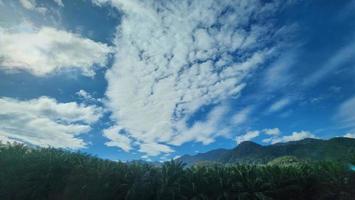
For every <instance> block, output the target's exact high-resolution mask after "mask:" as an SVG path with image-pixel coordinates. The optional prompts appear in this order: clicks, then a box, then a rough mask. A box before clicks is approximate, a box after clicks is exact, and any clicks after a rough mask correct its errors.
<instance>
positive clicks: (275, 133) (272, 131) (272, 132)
mask: <svg viewBox="0 0 355 200" xmlns="http://www.w3.org/2000/svg"><path fill="white" fill-rule="evenodd" d="M263 132H264V133H265V134H266V135H272V136H278V135H280V134H281V131H280V129H279V128H272V129H264V130H263Z"/></svg>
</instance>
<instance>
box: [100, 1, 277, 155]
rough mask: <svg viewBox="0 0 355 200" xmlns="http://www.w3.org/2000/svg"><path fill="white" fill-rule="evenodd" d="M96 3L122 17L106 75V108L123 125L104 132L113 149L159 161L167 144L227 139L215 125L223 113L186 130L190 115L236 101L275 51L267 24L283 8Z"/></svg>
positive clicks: (255, 3)
mask: <svg viewBox="0 0 355 200" xmlns="http://www.w3.org/2000/svg"><path fill="white" fill-rule="evenodd" d="M95 2H96V3H104V2H110V3H111V4H112V5H114V6H116V7H117V8H118V9H120V10H121V11H122V12H123V13H124V16H123V18H122V23H121V24H120V26H119V27H118V32H117V38H116V42H115V43H116V46H117V54H116V55H115V60H116V62H115V63H114V65H113V67H112V68H111V69H110V70H108V72H107V74H106V78H107V81H108V90H107V92H106V95H107V97H108V104H107V106H108V107H109V108H110V109H111V110H112V112H113V117H112V118H113V120H115V121H116V122H117V125H116V128H113V129H110V131H109V132H106V133H105V135H106V137H108V138H109V139H110V140H111V141H112V142H110V143H108V144H109V145H114V146H118V147H120V148H122V147H123V148H122V149H124V150H130V149H131V146H130V145H136V146H138V147H139V149H140V151H141V152H145V153H148V154H149V155H157V154H159V152H165V153H169V152H171V151H172V149H171V147H170V146H169V145H180V144H183V143H185V142H189V141H197V142H202V143H204V144H208V143H210V142H213V141H214V138H216V137H218V136H220V135H221V134H219V133H217V132H218V129H217V127H216V126H218V123H216V121H218V120H221V119H222V118H223V114H225V112H224V111H223V109H219V108H217V109H216V113H217V114H216V113H213V111H211V114H210V115H209V116H210V117H209V119H207V120H202V121H198V122H196V123H195V124H194V125H191V124H189V123H188V121H189V120H190V119H191V116H193V114H195V113H196V112H197V111H199V110H200V109H201V108H203V107H204V106H206V105H213V104H217V103H219V102H223V101H224V100H226V99H229V98H235V97H238V95H239V94H240V92H241V90H242V89H243V88H244V87H245V85H246V80H247V78H248V77H249V76H250V75H251V74H252V73H253V72H254V70H255V69H257V68H258V67H259V66H260V65H261V64H263V63H264V62H265V60H266V59H267V57H269V56H272V54H273V52H274V50H275V44H274V42H273V40H272V35H273V31H275V30H274V29H273V27H272V26H271V25H270V24H269V23H268V22H267V17H268V16H269V15H272V13H273V12H274V11H275V10H277V9H278V4H276V3H261V2H260V1H238V2H236V1H228V0H224V1H212V0H210V1H209V0H207V1H204V2H203V3H201V2H200V1H185V0H184V1H178V2H176V1H121V0H112V1H107V0H96V1H95ZM222 107H223V106H222ZM236 120H237V121H238V120H239V121H240V120H241V121H243V120H242V119H236ZM117 127H120V128H117ZM112 130H115V133H112V132H111V131H112ZM221 132H223V131H221ZM108 133H109V134H108ZM122 143H124V144H122ZM128 144H129V145H128Z"/></svg>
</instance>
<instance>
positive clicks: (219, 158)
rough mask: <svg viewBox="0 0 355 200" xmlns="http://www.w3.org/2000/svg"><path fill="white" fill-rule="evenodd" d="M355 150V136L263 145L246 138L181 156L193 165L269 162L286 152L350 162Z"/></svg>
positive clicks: (290, 154) (307, 157)
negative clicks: (225, 146) (235, 143)
mask: <svg viewBox="0 0 355 200" xmlns="http://www.w3.org/2000/svg"><path fill="white" fill-rule="evenodd" d="M354 154H355V139H352V138H342V137H337V138H332V139H329V140H321V139H311V138H307V139H304V140H300V141H294V142H287V143H277V144H273V145H268V146H262V145H259V144H257V143H254V142H250V141H245V142H242V143H241V144H239V145H238V146H237V147H236V148H234V149H230V150H227V149H217V150H213V151H209V152H206V153H200V154H197V155H193V156H191V155H185V156H182V157H181V158H179V160H181V161H182V162H184V163H187V164H189V165H192V164H196V163H200V162H206V161H208V162H220V163H240V164H242V163H245V164H266V163H268V162H270V161H272V160H273V159H275V158H278V157H282V156H294V157H296V158H298V159H300V160H304V161H308V160H310V161H315V160H318V161H327V160H328V161H329V160H330V161H339V162H349V160H350V159H352V156H353V155H354Z"/></svg>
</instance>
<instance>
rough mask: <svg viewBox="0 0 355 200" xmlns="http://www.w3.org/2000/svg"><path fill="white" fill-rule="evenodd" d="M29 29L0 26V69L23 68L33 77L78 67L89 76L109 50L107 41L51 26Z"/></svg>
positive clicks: (101, 64) (103, 62)
mask: <svg viewBox="0 0 355 200" xmlns="http://www.w3.org/2000/svg"><path fill="white" fill-rule="evenodd" d="M28 28H29V29H28ZM28 28H27V30H24V29H22V30H14V29H1V27H0V68H4V69H6V70H12V71H13V70H25V71H28V72H30V73H32V74H34V75H36V76H44V75H48V74H50V73H53V72H57V71H60V70H68V69H78V70H80V71H81V72H83V74H84V75H86V76H92V75H94V74H95V72H94V65H97V66H104V65H105V64H106V60H107V55H108V53H110V52H111V49H110V48H109V47H108V46H107V45H106V44H102V43H98V42H95V41H92V40H90V39H86V38H83V37H81V36H79V35H77V34H73V33H69V32H66V31H62V30H58V29H55V28H51V27H42V28H40V29H36V28H34V27H28Z"/></svg>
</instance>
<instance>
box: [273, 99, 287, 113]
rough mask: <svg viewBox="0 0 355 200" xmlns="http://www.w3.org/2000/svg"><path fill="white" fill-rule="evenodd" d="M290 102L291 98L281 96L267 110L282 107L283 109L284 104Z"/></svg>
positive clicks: (278, 109)
mask: <svg viewBox="0 0 355 200" xmlns="http://www.w3.org/2000/svg"><path fill="white" fill-rule="evenodd" d="M290 103H291V99H289V98H282V99H280V100H278V101H276V102H274V103H273V104H272V105H271V106H270V109H269V112H277V111H280V110H282V109H284V108H285V107H286V106H288V105H289V104H290Z"/></svg>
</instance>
